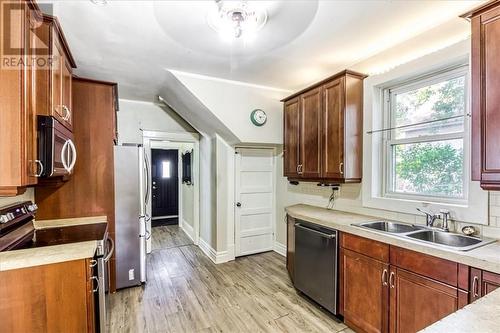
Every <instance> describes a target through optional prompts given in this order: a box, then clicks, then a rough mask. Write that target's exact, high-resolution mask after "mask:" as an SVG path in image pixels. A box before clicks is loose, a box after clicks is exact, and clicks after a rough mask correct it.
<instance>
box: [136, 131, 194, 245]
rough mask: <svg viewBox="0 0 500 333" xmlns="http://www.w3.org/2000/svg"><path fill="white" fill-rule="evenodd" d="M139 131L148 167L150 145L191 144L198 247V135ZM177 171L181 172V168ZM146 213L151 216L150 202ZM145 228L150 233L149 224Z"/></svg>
mask: <svg viewBox="0 0 500 333" xmlns="http://www.w3.org/2000/svg"><path fill="white" fill-rule="evenodd" d="M141 131H142V137H143V145H144V150H145V153H146V156H147V158H148V160H149V162H150V165H151V144H153V145H155V143H156V142H159V141H169V142H168V143H169V144H170V145H177V146H178V147H180V146H181V145H182V144H184V143H191V144H193V160H192V167H193V169H192V177H193V187H194V200H193V218H194V223H193V224H194V225H193V243H194V244H195V245H197V246H198V245H199V241H200V143H199V138H200V136H199V135H198V133H169V132H161V131H147V130H141ZM170 147H172V146H170ZM173 149H175V148H173ZM179 153H180V151H179ZM179 163H182V159H181V158H179ZM181 166H182V164H181ZM179 170H182V167H181V169H179ZM150 171H151V170H150ZM149 177H151V174H150V175H149ZM179 186H182V182H179ZM150 190H151V189H150ZM150 197H151V196H150ZM181 200H182V193H180V195H179V203H181ZM181 207H182V206H181ZM146 211H147V213H148V214H149V215H151V200H150V201H149V203H148V205H147V207H146ZM181 211H182V210H179V214H181ZM181 220H182V219H181V216H179V226H181V223H182V222H181ZM181 227H182V226H181ZM147 228H149V229H148V231H149V232H151V224H149V225H148V226H147ZM147 252H148V253H150V252H151V249H148V251H147Z"/></svg>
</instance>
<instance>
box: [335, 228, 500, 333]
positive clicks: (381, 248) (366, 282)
mask: <svg viewBox="0 0 500 333" xmlns="http://www.w3.org/2000/svg"><path fill="white" fill-rule="evenodd" d="M340 253H341V258H340V263H341V265H340V273H339V274H340V286H339V287H340V289H341V290H340V292H339V294H340V299H339V307H340V312H341V313H343V315H344V321H345V323H346V324H347V325H348V326H350V327H351V328H353V329H354V330H355V331H357V332H370V333H371V332H391V333H392V332H401V333H403V332H404V333H411V332H418V331H419V330H421V329H423V328H425V327H427V326H429V325H431V324H432V323H434V322H436V321H438V320H440V319H442V318H444V317H446V316H447V315H449V314H451V313H453V312H455V311H456V310H458V309H459V308H461V307H463V306H465V304H467V298H468V291H467V290H462V289H461V288H463V289H467V283H465V286H463V285H462V284H463V282H462V278H463V275H464V274H463V273H462V272H460V270H459V269H458V268H459V265H458V264H457V263H454V262H451V261H448V260H444V259H440V258H436V257H432V256H428V255H425V254H421V253H417V252H414V251H409V250H405V249H402V248H399V247H394V246H389V245H387V244H384V243H381V242H377V241H373V240H370V239H366V238H363V237H358V236H353V235H349V234H344V233H343V234H342V235H341V249H340ZM466 272H467V271H466ZM466 275H467V273H465V280H467V277H466ZM482 276H484V274H483V275H482ZM491 280H493V279H491V278H490V279H489V281H491ZM481 281H483V280H481ZM497 282H500V279H499V280H497ZM489 283H490V284H489V285H488V286H489V288H490V289H491V288H493V286H494V283H495V282H489ZM482 285H483V287H482V289H485V288H486V287H485V285H484V281H483V282H482ZM486 289H487V288H486Z"/></svg>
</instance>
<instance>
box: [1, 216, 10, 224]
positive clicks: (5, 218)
mask: <svg viewBox="0 0 500 333" xmlns="http://www.w3.org/2000/svg"><path fill="white" fill-rule="evenodd" d="M7 222H9V218H8V217H7V215H0V223H7Z"/></svg>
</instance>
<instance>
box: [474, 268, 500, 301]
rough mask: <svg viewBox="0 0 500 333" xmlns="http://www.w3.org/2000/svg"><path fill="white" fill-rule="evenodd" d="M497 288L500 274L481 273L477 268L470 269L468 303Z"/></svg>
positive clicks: (499, 284)
mask: <svg viewBox="0 0 500 333" xmlns="http://www.w3.org/2000/svg"><path fill="white" fill-rule="evenodd" d="M498 288H500V274H495V273H491V272H487V271H482V270H480V269H477V268H471V269H470V290H469V301H470V303H472V302H474V301H476V300H478V299H479V298H481V297H483V296H484V295H487V294H489V293H491V292H492V291H494V290H496V289H498Z"/></svg>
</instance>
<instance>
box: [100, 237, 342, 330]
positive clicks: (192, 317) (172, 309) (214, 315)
mask: <svg viewBox="0 0 500 333" xmlns="http://www.w3.org/2000/svg"><path fill="white" fill-rule="evenodd" d="M181 232H182V231H181ZM109 331H110V332H231V333H232V332H340V331H342V332H352V331H350V330H349V329H348V328H346V326H345V325H344V324H342V323H340V322H338V320H337V319H335V318H334V317H333V316H331V315H330V314H328V313H327V312H326V311H324V310H321V309H320V308H319V307H318V306H317V305H316V304H314V303H312V302H311V301H309V300H308V299H306V298H304V297H302V296H300V295H299V294H298V293H297V291H296V290H295V289H294V288H293V286H292V284H291V281H290V279H289V277H288V273H287V271H286V268H285V258H284V257H282V256H280V255H278V254H277V253H274V252H267V253H263V254H257V255H253V256H247V257H242V258H238V259H236V260H235V261H232V262H228V263H225V264H219V265H215V264H214V263H213V262H212V261H211V260H210V259H208V258H207V257H206V256H205V255H204V254H203V252H201V250H200V249H199V248H198V247H197V246H195V245H183V246H176V247H169V248H163V249H157V250H155V251H153V252H152V253H151V254H150V255H149V257H148V282H147V284H146V285H144V286H142V287H134V288H129V289H125V290H121V291H119V292H117V293H115V294H112V295H110V316H109Z"/></svg>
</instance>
